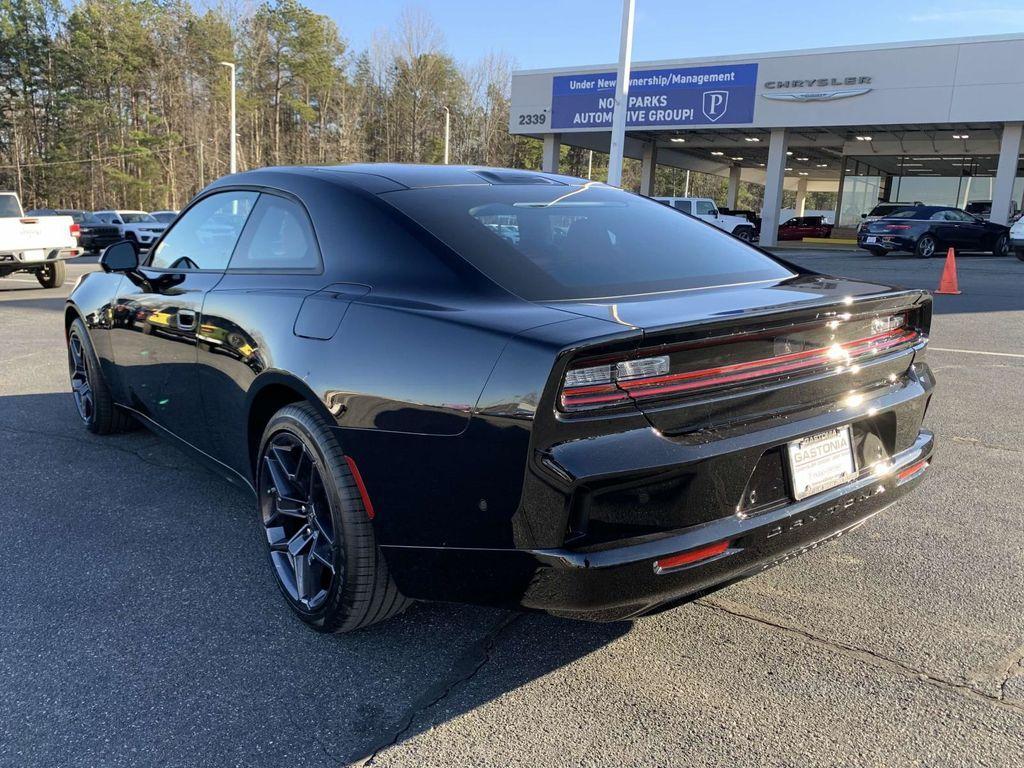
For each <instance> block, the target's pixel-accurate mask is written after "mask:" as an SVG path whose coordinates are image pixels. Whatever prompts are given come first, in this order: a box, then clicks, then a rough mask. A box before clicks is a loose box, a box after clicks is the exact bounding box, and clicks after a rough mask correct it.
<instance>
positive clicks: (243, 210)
mask: <svg viewBox="0 0 1024 768" xmlns="http://www.w3.org/2000/svg"><path fill="white" fill-rule="evenodd" d="M259 196H260V195H259V193H258V192H245V191H230V192H217V193H215V194H213V195H210V196H209V197H207V198H204V199H203V200H200V201H199V202H198V203H196V204H195V205H193V206H192V207H191V208H189V209H188V210H187V211H186V212H185V213H184V214H182V215H181V216H180V217H179V218H178V220H177V221H176V222H175V223H174V226H172V227H171V229H169V230H168V231H167V234H166V235H164V237H163V239H162V240H161V241H160V244H159V245H158V246H157V247H156V249H155V250H154V251H153V257H152V259H151V260H150V262H149V266H150V267H153V268H155V269H181V270H195V269H214V270H220V269H224V268H226V267H227V265H228V261H229V260H230V258H231V252H232V251H233V250H234V249H235V243H237V242H238V237H239V235H241V234H242V229H243V228H244V227H245V222H246V221H247V220H248V218H249V214H250V213H251V212H252V209H253V206H255V205H256V199H257V198H258V197H259Z"/></svg>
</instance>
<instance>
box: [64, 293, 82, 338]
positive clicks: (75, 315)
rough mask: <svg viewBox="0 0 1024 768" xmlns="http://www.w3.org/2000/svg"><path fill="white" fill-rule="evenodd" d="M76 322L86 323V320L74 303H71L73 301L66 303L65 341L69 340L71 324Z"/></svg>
mask: <svg viewBox="0 0 1024 768" xmlns="http://www.w3.org/2000/svg"><path fill="white" fill-rule="evenodd" d="M75 320H81V321H82V322H83V323H84V322H85V318H84V317H83V316H82V313H81V311H80V310H79V309H78V306H77V305H76V304H75V303H74V302H71V301H69V302H66V303H65V304H64V339H65V341H66V340H67V338H68V332H69V331H70V330H71V324H72V323H73V322H75Z"/></svg>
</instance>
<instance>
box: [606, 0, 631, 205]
mask: <svg viewBox="0 0 1024 768" xmlns="http://www.w3.org/2000/svg"><path fill="white" fill-rule="evenodd" d="M635 6H636V0H623V1H622V30H621V35H620V38H619V69H618V73H617V74H616V80H615V106H614V108H613V109H612V140H611V148H610V151H609V153H608V183H609V184H610V185H611V186H613V187H621V186H622V158H623V155H624V153H625V149H626V110H627V109H628V107H629V72H630V66H631V63H632V62H631V60H632V58H633V15H634V10H635Z"/></svg>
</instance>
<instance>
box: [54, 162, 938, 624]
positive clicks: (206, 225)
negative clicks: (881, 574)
mask: <svg viewBox="0 0 1024 768" xmlns="http://www.w3.org/2000/svg"><path fill="white" fill-rule="evenodd" d="M101 264H102V267H103V271H102V272H95V273H91V274H88V275H86V276H85V277H84V278H83V279H82V280H81V281H80V282H79V284H78V285H77V287H76V288H75V290H74V292H73V293H72V294H71V297H70V299H69V300H68V303H67V308H66V317H65V320H66V336H67V344H68V361H69V368H70V373H71V384H72V389H73V395H74V400H75V403H76V405H77V407H78V412H79V414H80V415H81V417H82V419H83V421H84V422H85V425H86V426H87V427H88V428H89V429H90V430H92V431H93V432H97V433H109V432H114V431H117V430H123V429H127V428H129V427H130V426H132V425H133V424H135V423H138V422H141V423H143V424H145V425H146V426H148V427H150V428H152V429H153V430H155V431H156V432H158V433H160V434H162V435H165V436H167V437H170V438H173V439H175V440H176V441H177V442H178V443H180V444H181V445H182V446H185V447H187V448H188V449H190V450H191V451H192V452H193V453H194V454H195V455H196V456H197V457H200V458H201V459H203V460H205V461H207V462H209V463H210V464H211V465H212V466H213V467H215V468H217V469H219V470H220V471H221V472H222V473H223V474H224V475H226V476H228V477H229V478H233V479H234V480H235V481H237V482H238V483H240V484H242V485H243V486H246V487H248V488H251V489H252V490H253V492H254V493H255V496H256V502H257V510H258V520H259V526H260V531H261V532H262V534H263V536H264V538H265V541H266V545H267V550H268V553H269V558H270V562H271V565H272V567H273V570H274V573H275V574H276V577H277V580H278V582H279V584H280V587H281V591H282V592H283V594H284V596H285V598H286V599H287V601H288V603H289V605H290V606H291V607H292V608H293V609H294V610H295V611H296V612H297V613H298V615H299V616H300V617H301V618H302V619H303V620H304V621H306V622H308V623H309V624H311V625H313V626H314V627H316V628H318V629H322V630H342V631H344V630H351V629H355V628H357V627H362V626H365V625H367V624H370V623H372V622H375V621H379V620H382V619H385V618H387V617H389V616H392V615H394V614H395V613H397V612H398V611H400V610H401V609H402V608H403V607H404V606H406V605H407V604H408V602H409V601H410V600H421V599H422V600H449V601H463V602H469V603H479V604H488V605H502V606H519V607H523V608H526V609H535V610H545V611H549V612H551V613H554V614H557V615H563V616H570V617H579V618H588V619H595V620H614V619H622V618H628V617H634V616H640V615H643V614H647V613H651V612H654V611H658V610H662V609H665V608H667V607H670V606H673V605H678V604H680V603H682V602H685V601H686V600H690V599H693V598H695V597H697V596H699V595H702V594H706V593H708V592H709V591H711V590H713V589H716V588H719V587H721V586H723V585H725V584H728V583H730V582H733V581H735V580H737V579H740V578H743V577H745V576H749V575H752V574H756V573H759V572H761V571H763V570H765V569H766V568H769V567H771V566H773V565H776V564H778V563H781V562H783V561H785V560H788V559H790V558H791V557H793V556H794V555H797V554H800V553H802V552H805V551H807V550H809V549H811V548H813V547H816V546H818V545H819V544H821V543H822V542H824V541H826V540H829V539H834V538H836V537H838V536H841V535H843V534H845V533H846V532H848V531H850V530H852V529H853V528H855V527H857V526H859V525H860V524H861V523H863V522H864V521H865V520H867V519H868V518H870V517H871V516H872V515H874V514H876V513H878V512H879V511H881V510H882V509H884V508H885V507H887V506H889V505H890V504H892V503H893V502H894V501H896V500H897V499H898V498H900V497H901V496H902V495H903V494H905V493H906V492H907V491H909V490H910V489H911V488H912V487H913V486H914V485H916V484H917V482H918V481H919V479H920V478H921V477H922V475H923V474H924V473H925V472H926V469H927V467H928V465H929V461H930V459H931V455H932V449H933V437H932V434H931V433H930V432H928V431H926V430H923V429H922V427H921V424H922V419H923V417H924V414H925V411H926V410H927V406H928V401H929V399H930V397H931V393H932V390H933V387H934V380H933V378H932V374H931V372H930V371H929V368H928V366H927V364H926V363H925V362H924V352H925V347H926V344H927V341H928V330H929V326H930V323H931V310H932V304H931V299H930V297H929V296H928V294H927V293H925V292H923V291H904V290H895V289H891V288H888V287H885V286H880V285H873V284H869V283H863V282H857V281H853V280H845V279H841V278H835V277H827V276H824V275H820V274H815V273H812V272H808V271H806V270H804V269H802V268H800V267H797V266H794V265H791V264H787V263H785V262H782V261H779V260H777V259H775V258H773V257H772V256H770V255H769V254H767V253H765V252H763V251H760V250H758V249H756V248H754V247H752V246H750V245H748V244H746V243H743V242H740V241H738V240H736V239H735V238H733V237H730V236H729V235H727V234H725V233H723V232H720V231H719V230H718V229H716V228H715V227H712V226H709V225H707V224H704V223H703V222H700V221H697V220H695V219H693V218H691V217H689V216H686V215H684V214H682V213H679V212H678V211H674V210H672V209H671V208H667V207H665V206H663V205H661V204H659V203H657V202H654V201H651V200H647V199H645V198H642V197H638V196H636V195H633V194H629V193H627V192H623V191H621V190H618V189H614V188H611V187H608V186H605V185H603V184H595V183H591V182H586V181H583V180H581V179H575V178H569V177H564V176H557V175H550V174H540V173H533V172H528V171H512V170H500V169H489V168H472V167H429V166H398V165H354V166H345V167H333V168H327V167H323V168H271V169H265V170H258V171H251V172H247V173H240V174H237V175H234V176H229V177H225V178H223V179H221V180H219V181H217V182H215V183H214V184H212V185H211V186H209V187H208V188H206V189H205V190H204V191H203V192H202V193H201V194H200V195H199V196H198V197H196V199H195V200H193V201H192V203H191V204H190V205H189V206H188V208H187V209H186V210H185V211H183V212H182V214H181V216H180V217H179V218H178V219H177V220H176V221H175V223H174V224H173V225H172V226H171V227H170V228H169V229H168V230H167V232H165V233H164V234H163V235H162V237H161V238H160V240H159V241H158V242H157V243H156V245H155V247H154V248H153V249H152V250H151V251H150V252H149V253H148V254H147V255H146V257H145V260H144V261H143V262H142V263H140V262H139V259H138V256H137V254H136V252H135V251H134V250H133V249H132V248H131V246H130V245H129V244H128V243H118V244H115V245H113V246H111V247H110V248H108V249H107V250H106V252H105V253H104V255H103V257H102V260H101ZM213 513H214V511H213V510H211V514H213Z"/></svg>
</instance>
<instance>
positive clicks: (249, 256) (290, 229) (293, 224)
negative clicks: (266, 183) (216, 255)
mask: <svg viewBox="0 0 1024 768" xmlns="http://www.w3.org/2000/svg"><path fill="white" fill-rule="evenodd" d="M319 267H320V249H319V247H318V246H317V242H316V236H315V235H314V234H313V226H312V224H310V222H309V216H308V215H307V214H306V211H305V209H303V207H302V206H301V205H299V204H298V203H296V202H295V201H293V200H289V199H288V198H285V197H280V196H278V195H274V194H268V193H264V194H262V195H260V199H259V201H258V202H257V203H256V207H255V208H254V209H253V212H252V215H251V216H250V217H249V221H248V223H247V224H246V225H245V231H244V232H242V237H241V239H240V240H239V242H238V247H237V248H235V253H234V255H233V256H232V257H231V264H230V265H229V267H228V269H229V270H230V271H235V270H246V269H269V270H289V269H318V268H319Z"/></svg>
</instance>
